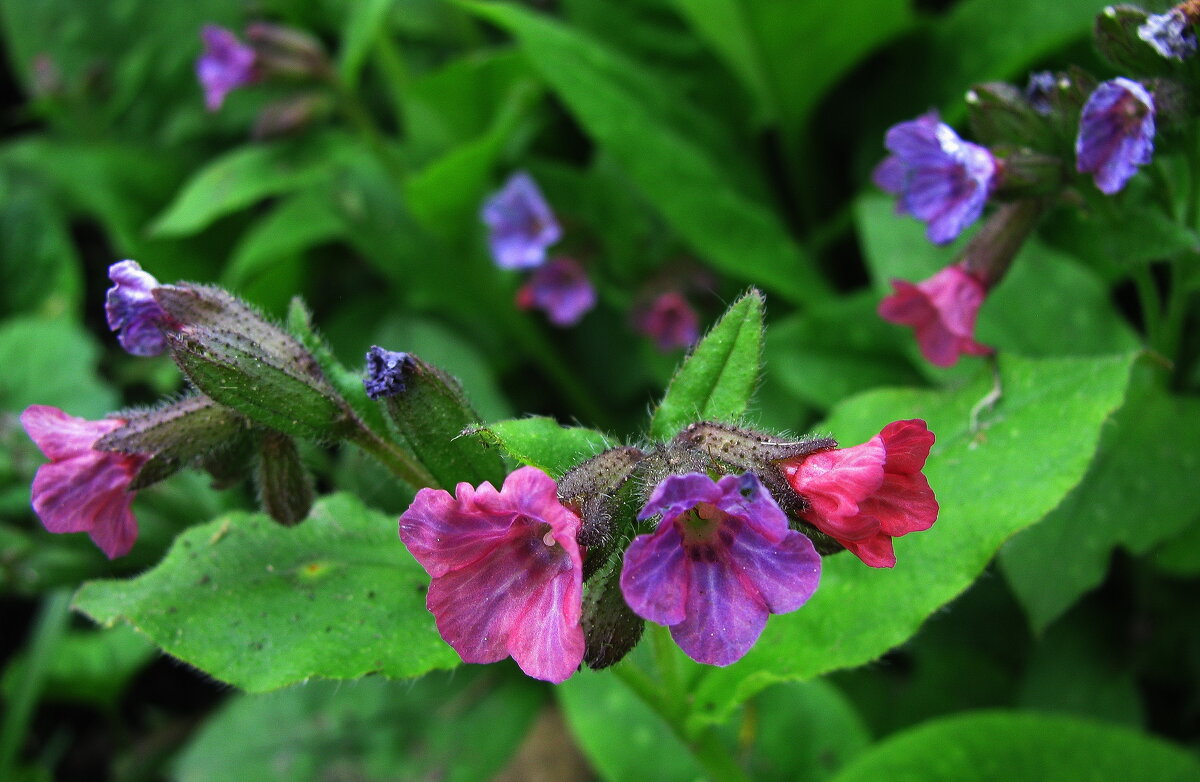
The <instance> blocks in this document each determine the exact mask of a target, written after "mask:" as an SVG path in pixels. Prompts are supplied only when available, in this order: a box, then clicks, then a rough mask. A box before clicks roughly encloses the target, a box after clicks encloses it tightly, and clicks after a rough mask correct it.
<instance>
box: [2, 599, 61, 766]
mask: <svg viewBox="0 0 1200 782" xmlns="http://www.w3.org/2000/svg"><path fill="white" fill-rule="evenodd" d="M70 606H71V592H70V591H68V590H66V589H57V590H55V591H53V592H50V593H49V594H47V595H46V597H45V598H44V600H43V602H42V607H41V610H40V611H39V612H38V618H37V624H36V625H34V628H33V634H32V635H31V637H30V641H29V648H28V653H27V654H26V658H25V659H26V664H25V675H24V676H23V677H21V679H20V680H19V681H18V683H17V688H16V692H15V693H14V694H13V697H12V700H10V701H9V703H8V709H7V710H6V712H5V714H4V722H3V724H2V725H0V779H14V778H15V777H16V768H17V760H18V757H19V755H20V752H21V746H22V745H23V744H24V743H25V730H26V728H28V727H29V718H30V716H31V715H32V714H33V708H34V706H36V705H37V701H38V696H40V695H41V691H42V685H43V684H44V683H45V678H46V668H47V666H48V665H49V662H50V657H51V655H52V654H53V653H54V647H55V646H57V645H58V641H59V639H60V638H61V637H62V634H63V632H64V631H65V630H66V629H67V621H68V620H69V619H70Z"/></svg>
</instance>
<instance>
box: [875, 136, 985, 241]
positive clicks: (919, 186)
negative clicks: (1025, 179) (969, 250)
mask: <svg viewBox="0 0 1200 782" xmlns="http://www.w3.org/2000/svg"><path fill="white" fill-rule="evenodd" d="M884 146H886V147H887V149H888V151H889V152H891V153H892V154H891V155H889V156H888V157H887V158H885V159H884V160H883V162H882V163H880V164H879V165H878V166H876V168H875V172H874V174H873V175H872V179H873V180H874V182H875V184H876V185H878V186H879V187H880V188H882V189H883V190H886V191H887V192H889V193H891V194H893V195H896V196H899V200H898V201H897V203H896V210H897V211H898V212H899V213H901V214H911V215H912V216H914V217H916V218H917V219H919V220H923V221H925V222H926V223H928V229H927V230H926V233H925V235H926V236H927V237H929V241H931V242H933V243H934V244H945V243H947V242H950V241H953V240H954V238H955V237H956V236H958V235H959V234H960V233H962V230H963V229H964V228H966V227H967V226H968V225H970V224H971V223H973V222H974V221H975V220H977V219H978V218H979V215H981V214H982V213H983V205H984V203H985V202H986V201H987V199H988V195H989V194H990V193H991V190H992V188H993V186H994V184H995V177H996V159H995V158H993V157H992V153H991V152H989V151H988V150H987V149H986V148H984V147H981V146H979V145H978V144H972V143H970V142H969V141H963V140H962V139H961V138H959V137H958V134H957V133H955V132H954V129H953V128H951V127H950V126H949V125H946V124H945V123H943V122H941V121H939V120H938V115H937V113H936V112H930V113H928V114H925V115H924V116H921V117H918V118H916V119H915V120H910V121H909V122H902V123H900V124H899V125H896V126H894V127H892V128H891V129H890V130H888V132H887V137H886V139H885V142H884Z"/></svg>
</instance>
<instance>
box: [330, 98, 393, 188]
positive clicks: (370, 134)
mask: <svg viewBox="0 0 1200 782" xmlns="http://www.w3.org/2000/svg"><path fill="white" fill-rule="evenodd" d="M329 85H330V86H331V87H332V88H333V92H334V94H335V95H336V96H337V102H338V108H339V109H341V111H342V114H343V115H344V116H345V117H346V119H348V120H349V121H350V124H352V125H353V126H354V128H355V129H356V130H357V131H358V133H359V135H360V136H362V138H363V139H364V140H365V141H366V142H367V146H369V147H370V148H371V152H372V153H374V155H375V156H376V157H377V158H378V159H379V162H380V163H381V164H382V165H383V167H384V168H385V169H387V171H388V173H389V174H391V175H392V178H393V180H394V181H395V182H396V184H397V185H399V184H400V183H401V182H403V181H404V179H405V176H406V171H405V165H404V161H403V160H401V159H400V156H399V155H397V154H396V152H395V150H393V149H392V148H391V147H390V146H388V141H387V138H386V137H385V136H384V135H383V131H381V130H380V129H379V126H378V125H376V124H375V120H374V119H373V118H372V117H371V114H370V112H368V111H367V109H366V107H365V106H363V103H362V101H361V100H359V97H358V95H357V94H356V93H355V92H354V91H353V90H351V89H348V88H347V87H346V85H345V84H343V83H342V81H341V80H340V79H339V78H337V76H334V75H331V76H330V78H329Z"/></svg>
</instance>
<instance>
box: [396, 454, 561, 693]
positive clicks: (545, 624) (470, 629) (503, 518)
mask: <svg viewBox="0 0 1200 782" xmlns="http://www.w3.org/2000/svg"><path fill="white" fill-rule="evenodd" d="M579 526H580V521H579V517H578V516H576V515H575V514H574V513H573V512H571V511H570V510H569V509H568V508H566V507H565V506H563V504H562V503H561V502H559V500H558V486H557V484H556V483H555V482H554V480H553V479H552V478H550V476H548V475H546V473H544V472H542V471H541V470H538V469H537V468H535V467H522V468H520V469H518V470H517V471H515V472H513V473H512V474H511V475H509V476H508V478H506V479H505V481H504V488H502V489H501V490H500V491H498V492H497V491H496V490H495V488H493V487H492V485H491V484H490V483H487V482H484V483H482V484H480V486H479V488H478V489H474V488H472V487H471V485H470V484H469V483H460V484H458V488H457V489H456V496H453V497H452V496H450V494H449V493H448V492H445V491H442V490H441V489H421V490H420V491H419V492H417V497H416V499H414V500H413V503H412V505H411V506H409V508H408V510H406V511H405V512H404V515H402V516H401V517H400V538H401V540H403V541H404V545H406V546H408V550H409V551H411V552H412V555H413V556H414V557H416V559H417V561H418V562H420V563H421V566H422V567H424V568H425V570H426V571H427V572H428V573H429V575H430V576H432V577H433V582H432V583H431V584H430V586H429V594H428V595H427V596H426V601H425V604H426V607H428V608H429V610H430V612H432V613H433V616H434V619H435V621H436V622H437V628H438V632H439V633H441V634H442V638H444V639H446V643H448V644H450V645H451V646H452V647H454V651H456V652H458V653H459V655H460V656H461V657H462V658H463V660H464V661H465V662H469V663H491V662H496V661H497V660H502V659H504V658H505V657H508V656H510V655H511V656H512V658H513V659H514V660H515V661H516V663H517V665H519V666H521V670H523V671H525V673H527V674H528V675H530V676H532V677H533V678H535V679H544V680H546V681H551V682H555V683H558V682H562V681H564V680H565V679H567V678H568V677H569V676H570V675H571V674H572V673H574V672H575V669H576V668H578V667H579V664H580V662H582V660H583V646H584V642H583V629H582V627H581V625H580V617H581V615H582V611H583V561H582V558H581V556H580V553H579V544H578V543H577V542H576V536H577V535H578V534H579Z"/></svg>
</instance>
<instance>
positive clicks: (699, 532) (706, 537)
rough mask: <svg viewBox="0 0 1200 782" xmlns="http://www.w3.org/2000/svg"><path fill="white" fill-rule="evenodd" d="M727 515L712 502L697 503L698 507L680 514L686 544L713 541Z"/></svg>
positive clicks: (681, 530)
mask: <svg viewBox="0 0 1200 782" xmlns="http://www.w3.org/2000/svg"><path fill="white" fill-rule="evenodd" d="M726 515H727V514H726V513H725V512H724V511H723V510H721V509H720V508H718V507H717V506H715V505H713V504H712V503H711V502H698V503H696V507H694V508H692V509H691V510H689V511H687V512H686V513H683V514H681V515H680V516H679V526H680V532H681V533H682V534H683V542H684V545H687V544H691V543H710V542H712V540H713V538H715V537H716V532H717V529H718V528H719V527H720V526H721V522H723V521H724V520H725V517H726Z"/></svg>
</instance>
